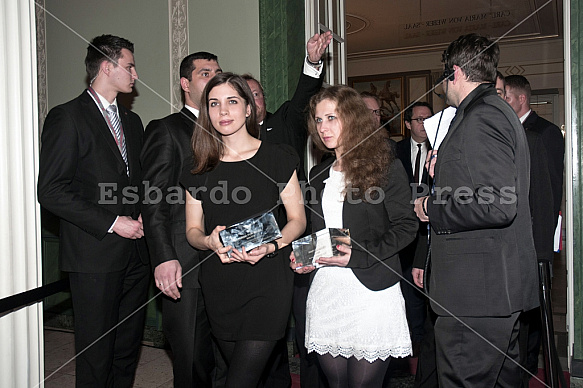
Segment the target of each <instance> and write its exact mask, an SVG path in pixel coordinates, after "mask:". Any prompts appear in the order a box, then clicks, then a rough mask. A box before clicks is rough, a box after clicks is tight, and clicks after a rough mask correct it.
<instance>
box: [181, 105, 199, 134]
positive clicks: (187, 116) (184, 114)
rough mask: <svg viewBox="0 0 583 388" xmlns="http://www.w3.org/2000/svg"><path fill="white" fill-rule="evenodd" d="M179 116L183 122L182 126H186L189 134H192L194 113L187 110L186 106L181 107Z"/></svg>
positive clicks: (194, 123)
mask: <svg viewBox="0 0 583 388" xmlns="http://www.w3.org/2000/svg"><path fill="white" fill-rule="evenodd" d="M180 117H181V118H182V121H183V122H184V128H188V130H189V131H188V134H189V136H192V131H194V128H195V127H196V116H195V115H194V113H192V112H191V111H190V110H188V108H186V107H183V108H182V110H181V111H180Z"/></svg>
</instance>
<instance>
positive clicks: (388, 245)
mask: <svg viewBox="0 0 583 388" xmlns="http://www.w3.org/2000/svg"><path fill="white" fill-rule="evenodd" d="M334 160H335V159H334V158H330V159H328V160H326V161H325V162H323V163H321V164H319V165H317V166H315V167H314V168H312V170H311V171H310V186H312V187H313V188H314V191H315V198H314V199H313V200H312V202H311V203H310V204H311V207H312V211H311V212H310V213H311V220H312V231H313V232H316V231H318V230H321V229H324V228H325V227H326V224H325V222H324V217H323V212H322V203H321V201H320V199H321V198H322V192H323V191H324V187H325V183H324V181H325V180H326V179H328V177H329V176H330V166H331V165H332V163H333V162H334ZM388 182H389V183H388V184H387V186H386V187H383V188H382V189H383V193H384V198H383V200H382V201H378V203H372V202H371V203H364V202H362V201H349V200H345V201H344V206H343V208H342V223H343V227H344V228H349V229H350V237H351V240H352V254H351V257H350V261H349V262H348V266H347V267H348V268H351V269H352V271H353V272H354V275H355V276H356V277H357V278H358V280H359V281H360V282H361V283H362V284H363V285H364V286H366V287H367V288H369V289H371V290H374V291H377V290H382V289H385V288H387V287H390V286H392V285H394V284H396V283H397V282H399V281H400V280H401V263H400V262H399V251H400V250H401V249H403V248H404V247H406V246H407V245H408V244H409V243H410V242H411V241H413V239H414V238H415V234H416V233H417V228H418V221H417V218H416V217H415V213H414V212H413V206H412V205H411V202H410V201H411V191H410V190H409V185H408V181H407V175H406V174H405V171H404V170H403V165H402V164H401V162H400V161H399V160H398V159H395V160H394V161H393V164H392V165H391V168H390V170H389V181H388Z"/></svg>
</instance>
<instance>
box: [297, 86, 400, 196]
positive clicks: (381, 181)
mask: <svg viewBox="0 0 583 388" xmlns="http://www.w3.org/2000/svg"><path fill="white" fill-rule="evenodd" d="M324 100H330V101H333V102H334V103H335V104H336V114H337V117H338V119H339V120H340V124H341V125H342V130H341V132H340V139H338V141H339V145H342V149H343V151H342V152H343V153H342V155H341V156H340V158H341V159H342V170H343V172H344V177H345V179H346V185H347V187H352V189H353V192H352V195H353V197H354V198H358V199H361V200H363V201H366V197H367V196H369V195H370V197H369V198H372V199H376V197H377V196H378V190H371V189H374V188H377V187H384V186H385V185H386V184H387V183H388V181H387V177H388V172H389V168H390V166H391V163H392V162H393V160H394V158H395V156H394V153H393V150H392V147H391V146H390V143H389V139H388V134H387V131H385V130H383V129H382V128H381V129H377V126H376V123H375V121H374V117H373V116H372V115H371V114H370V111H369V110H368V108H367V106H366V104H365V103H364V100H363V99H362V97H361V96H360V94H358V92H357V91H356V90H354V89H352V88H350V87H348V86H344V85H338V86H331V87H329V88H327V89H322V90H321V91H320V92H319V93H318V94H316V95H315V96H313V97H312V99H311V100H310V116H309V119H308V131H309V132H310V135H311V136H312V140H313V142H314V144H315V145H316V146H317V147H318V148H319V149H321V150H322V151H325V152H332V151H333V150H330V149H327V148H326V146H325V145H324V143H323V142H322V140H321V139H320V135H319V134H318V128H317V126H316V120H315V113H316V106H317V105H318V104H319V103H320V102H321V101H324ZM354 189H356V190H354ZM367 191H369V194H367V195H366V196H365V194H366V193H367Z"/></svg>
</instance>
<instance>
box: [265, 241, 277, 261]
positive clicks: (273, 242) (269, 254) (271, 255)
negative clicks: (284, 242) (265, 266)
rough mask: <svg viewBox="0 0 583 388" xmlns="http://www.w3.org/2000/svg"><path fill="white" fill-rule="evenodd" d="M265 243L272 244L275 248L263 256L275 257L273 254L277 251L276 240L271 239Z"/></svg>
mask: <svg viewBox="0 0 583 388" xmlns="http://www.w3.org/2000/svg"><path fill="white" fill-rule="evenodd" d="M267 244H273V246H274V247H275V250H274V251H273V252H271V253H268V254H267V255H265V257H275V255H277V251H279V245H277V241H275V240H273V241H270V242H268V243H267Z"/></svg>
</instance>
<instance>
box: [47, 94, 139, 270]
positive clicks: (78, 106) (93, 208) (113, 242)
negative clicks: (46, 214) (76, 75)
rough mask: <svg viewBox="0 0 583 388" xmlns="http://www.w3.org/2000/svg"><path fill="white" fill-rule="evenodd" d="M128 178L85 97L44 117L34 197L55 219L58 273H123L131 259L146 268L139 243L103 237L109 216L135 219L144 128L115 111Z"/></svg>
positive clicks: (123, 111)
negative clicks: (136, 256)
mask: <svg viewBox="0 0 583 388" xmlns="http://www.w3.org/2000/svg"><path fill="white" fill-rule="evenodd" d="M118 109H119V116H120V119H121V123H122V126H123V131H124V135H125V141H126V148H127V155H128V165H129V170H130V176H129V177H128V176H127V173H126V165H125V163H124V161H123V159H122V157H121V153H120V151H119V149H118V148H117V144H116V142H115V140H114V138H113V136H112V134H111V131H110V129H109V127H108V126H107V123H106V121H105V119H104V117H103V115H102V113H101V111H100V109H99V107H98V106H97V105H96V104H95V102H94V100H93V98H92V97H91V96H90V95H89V94H88V92H87V91H84V92H83V93H81V95H80V96H79V97H77V98H75V99H74V100H72V101H69V102H67V103H65V104H63V105H59V106H57V107H55V108H53V109H51V111H50V112H49V114H48V116H47V118H46V120H45V123H44V127H43V132H42V148H41V155H40V171H39V177H38V199H39V202H40V204H41V205H42V206H44V207H45V208H46V209H47V210H49V211H50V212H52V213H53V214H55V215H56V216H58V217H60V219H61V226H60V267H61V270H63V271H71V272H85V273H106V272H113V271H119V270H122V269H124V268H125V267H126V265H127V264H128V260H129V258H130V256H131V255H132V254H135V253H136V251H135V250H136V249H137V251H138V252H137V253H138V254H139V255H140V258H141V259H142V262H144V264H147V263H148V262H149V259H148V255H147V249H146V245H145V241H144V239H137V240H131V239H126V238H122V237H120V236H118V235H117V234H115V233H107V231H108V230H109V228H110V227H111V225H112V224H113V222H114V220H115V218H116V216H118V215H120V216H131V217H132V218H134V219H137V218H138V216H139V215H140V200H139V199H140V191H139V188H140V185H141V184H140V182H141V178H142V172H141V168H140V161H139V155H140V150H141V147H142V136H143V126H142V122H141V120H140V118H139V117H138V115H136V114H135V113H133V112H131V111H129V110H127V109H125V108H124V107H123V106H118Z"/></svg>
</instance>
